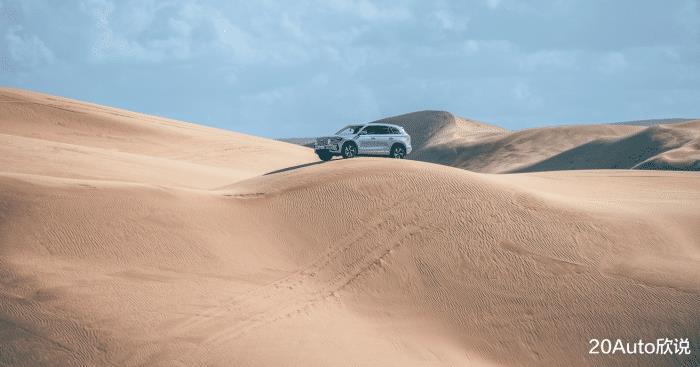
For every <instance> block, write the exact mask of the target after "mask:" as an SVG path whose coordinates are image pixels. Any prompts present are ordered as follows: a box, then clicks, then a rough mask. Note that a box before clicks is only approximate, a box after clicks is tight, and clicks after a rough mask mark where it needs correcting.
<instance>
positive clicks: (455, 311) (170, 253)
mask: <svg viewBox="0 0 700 367" xmlns="http://www.w3.org/2000/svg"><path fill="white" fill-rule="evenodd" d="M0 97H1V98H0V101H1V102H0V138H2V139H3V144H2V145H0V149H2V151H1V153H2V154H1V155H0V365H3V366H42V365H45V366H105V365H113V366H281V365H283V366H561V365H564V366H588V365H642V366H676V365H697V364H698V362H700V360H698V357H697V356H698V355H697V353H695V352H696V351H695V350H694V353H695V354H693V355H691V356H669V355H652V356H649V355H620V354H618V355H615V356H604V355H590V354H588V350H589V348H590V344H589V339H591V338H623V339H625V340H628V341H630V342H636V341H637V340H638V339H640V338H641V339H643V340H647V341H655V340H656V339H657V338H664V337H669V338H679V337H687V338H689V339H690V342H691V345H694V346H697V345H698V343H700V336H699V335H698V333H697V330H698V326H699V325H700V317H699V316H698V312H697V310H698V309H700V243H699V242H698V238H700V226H698V225H697V223H700V210H699V209H700V176H698V174H697V173H695V172H664V171H656V172H649V171H630V170H624V171H623V170H605V171H603V170H598V171H596V170H584V171H560V172H538V173H524V174H506V175H492V174H483V173H474V172H469V171H467V170H463V169H455V168H452V167H447V166H443V165H436V164H431V163H425V162H419V161H409V160H393V159H382V158H356V159H350V160H332V161H330V162H323V163H322V162H319V161H318V160H317V159H316V157H315V156H314V155H313V152H312V151H311V150H309V149H306V148H302V147H299V146H295V145H291V144H286V143H281V142H277V141H272V140H268V139H261V138H256V137H251V136H247V135H242V134H236V133H230V132H225V131H221V130H217V129H211V128H205V127H200V126H197V125H193V124H187V123H181V122H177V121H172V120H166V119H161V118H156V117H152V116H147V115H142V114H135V113H131V112H128V111H123V110H117V109H112V108H107V107H102V106H97V105H92V104H86V103H82V102H77V101H72V100H67V99H62V98H56V97H49V96H45V95H41V94H36V93H30V92H24V91H16V90H6V89H5V90H0ZM426 113H428V114H433V113H432V112H426ZM439 116H440V119H441V120H440V121H441V122H440V121H438V122H439V126H438V127H431V128H430V129H429V130H425V131H424V132H422V130H421V123H422V121H424V120H423V119H422V118H421V116H420V114H418V115H413V116H412V117H416V119H415V120H413V121H415V123H414V124H406V126H407V128H408V129H412V131H414V132H416V136H417V137H419V136H422V137H424V138H425V139H426V141H424V142H419V143H418V144H420V145H419V149H421V150H424V153H423V154H429V153H430V152H431V149H434V148H436V147H441V146H449V145H453V146H456V145H458V144H459V143H458V142H460V141H461V142H465V141H468V140H470V139H472V141H478V140H480V139H481V138H482V137H485V138H486V139H489V140H491V141H494V142H497V141H502V142H508V143H507V144H511V145H512V147H513V148H512V149H513V151H514V152H515V153H514V154H516V155H515V156H514V158H513V159H514V160H515V161H518V160H521V158H517V154H522V155H524V154H525V151H526V150H532V151H534V152H536V153H537V154H542V156H547V154H544V153H541V152H542V151H543V150H542V149H543V148H541V147H539V146H538V144H535V143H532V141H533V139H542V140H541V142H542V144H544V143H548V144H550V147H551V146H552V144H553V143H554V142H552V141H547V139H546V138H545V137H548V138H549V139H554V138H561V139H564V140H566V139H569V140H570V141H575V142H578V143H577V144H576V145H577V146H581V145H585V144H586V143H585V140H586V139H589V138H588V137H586V136H599V135H600V134H601V133H602V134H607V135H606V136H609V137H610V138H609V139H611V140H610V144H611V146H614V145H617V144H619V145H622V148H620V149H623V148H624V144H626V143H625V142H617V140H615V139H619V138H620V137H623V136H627V137H628V138H631V139H640V140H641V141H647V140H649V141H656V140H655V139H656V138H654V137H659V136H661V137H663V139H661V140H662V141H663V142H664V143H663V144H666V145H664V146H670V145H675V144H681V141H682V140H684V139H685V137H682V138H678V136H679V134H680V133H679V132H678V131H676V130H673V131H667V130H665V129H668V128H667V127H661V129H662V130H661V131H653V130H651V131H647V130H642V129H635V128H634V127H625V126H602V127H589V129H590V130H586V129H579V128H573V127H572V128H561V129H551V130H545V132H546V133H542V132H537V131H530V132H529V133H528V132H515V133H510V132H506V131H503V130H502V129H499V128H495V127H491V126H489V125H485V124H481V123H477V122H470V121H465V120H461V119H458V118H454V119H453V117H450V115H449V114H439ZM404 118H405V121H409V119H408V118H406V117H404ZM674 128H675V127H674ZM677 128H680V129H689V130H692V131H694V129H695V128H696V126H694V125H693V124H688V125H683V126H677ZM625 129H632V130H625ZM645 131H647V134H651V135H648V136H647V135H644V134H645V133H644V132H645ZM421 134H423V135H421ZM523 134H525V136H523ZM527 134H533V136H527ZM586 134H588V135H586ZM640 134H641V135H640ZM637 135H639V136H640V137H636V136H637ZM582 136H583V137H582ZM683 136H685V135H683ZM632 137H634V138H632ZM508 139H510V140H508ZM591 139H595V138H591ZM674 139H675V140H674ZM679 139H680V140H679ZM676 140H678V141H676ZM494 144H495V143H494ZM561 144H562V147H557V148H549V149H551V150H552V153H548V154H549V156H555V155H556V153H553V152H554V151H557V150H565V149H567V148H566V146H568V145H569V144H573V143H561ZM655 144H657V143H655ZM658 144H661V143H658ZM689 144H690V145H689ZM697 145H698V144H697V140H696V141H695V142H689V143H684V144H682V145H681V147H680V148H676V149H671V150H666V151H664V152H663V153H658V154H655V155H653V156H651V157H652V158H654V157H656V158H658V159H661V158H663V159H664V160H663V161H661V160H659V161H654V162H656V163H654V164H659V165H660V164H665V163H664V162H674V161H676V160H677V159H678V156H680V157H682V158H681V159H686V158H685V157H687V155H688V154H689V153H688V152H685V151H679V150H683V149H686V150H691V149H697ZM554 146H557V145H556V144H554ZM501 149H506V148H498V149H496V148H494V151H495V152H496V153H493V154H500V155H501V156H502V157H503V159H506V162H504V163H503V164H501V165H499V163H498V162H496V161H495V160H494V161H491V162H490V163H488V164H487V167H491V168H490V169H493V170H506V169H508V168H509V167H516V166H517V165H516V164H511V163H509V162H508V161H507V159H508V158H509V157H511V156H509V155H508V154H507V150H501ZM609 149H617V148H609ZM656 158H655V159H656ZM523 159H524V158H523ZM630 160H633V159H630ZM540 161H541V160H539V161H537V160H535V162H533V163H530V164H535V163H537V162H540ZM645 161H646V162H651V161H650V160H649V159H646V160H645ZM528 162H531V161H529V160H528V161H527V162H526V163H528ZM555 163H556V162H555ZM650 164H651V163H650Z"/></svg>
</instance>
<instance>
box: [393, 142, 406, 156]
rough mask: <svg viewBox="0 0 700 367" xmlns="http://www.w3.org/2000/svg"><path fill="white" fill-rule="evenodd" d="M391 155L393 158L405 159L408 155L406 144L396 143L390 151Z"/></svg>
mask: <svg viewBox="0 0 700 367" xmlns="http://www.w3.org/2000/svg"><path fill="white" fill-rule="evenodd" d="M389 155H390V156H391V157H392V158H396V159H403V158H404V157H405V156H406V148H404V146H403V145H401V144H396V145H394V146H393V147H391V152H389Z"/></svg>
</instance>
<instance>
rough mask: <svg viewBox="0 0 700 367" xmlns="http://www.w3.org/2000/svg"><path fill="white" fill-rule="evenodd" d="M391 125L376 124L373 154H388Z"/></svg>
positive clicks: (391, 138)
mask: <svg viewBox="0 0 700 367" xmlns="http://www.w3.org/2000/svg"><path fill="white" fill-rule="evenodd" d="M391 140H393V137H392V136H391V127H390V126H385V125H379V126H377V134H376V135H375V139H374V143H375V147H376V148H375V154H382V155H385V154H389V149H391Z"/></svg>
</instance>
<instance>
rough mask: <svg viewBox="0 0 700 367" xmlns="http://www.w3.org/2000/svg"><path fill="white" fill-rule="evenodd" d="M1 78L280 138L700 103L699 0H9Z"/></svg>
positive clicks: (533, 122)
mask: <svg viewBox="0 0 700 367" xmlns="http://www.w3.org/2000/svg"><path fill="white" fill-rule="evenodd" d="M0 84H2V85H4V86H13V87H19V88H27V89H33V90H38V91H42V92H46V93H51V94H57V95H62V96H66V97H71V98H76V99H81V100H87V101H91V102H96V103H101V104H105V105H111V106H116V107H121V108H126V109H130V110H135V111H140V112H145V113H151V114H156V115H161V116H167V117H172V118H176V119H181V120H187V121H192V122H196V123H202V124H206V125H211V126H216V127H222V128H227V129H231V130H236V131H241V132H246V133H251V134H256V135H262V136H268V137H289V136H313V135H320V134H324V133H327V132H329V131H335V130H336V129H337V127H338V126H339V125H342V124H345V123H350V122H357V121H370V120H374V119H377V118H380V117H383V116H388V115H395V114H400V113H405V112H411V111H416V110H424V109H438V110H447V111H451V112H453V113H456V114H458V115H461V116H464V117H468V118H474V119H478V120H482V121H485V122H490V123H494V124H497V125H500V126H503V127H506V128H509V129H522V128H527V127H533V126H543V125H553V124H563V123H584V122H605V121H620V120H634V119H648V118H664V117H700V1H699V0H677V1H661V0H658V1H645V0H637V1H611V0H558V1H517V2H516V1H510V0H483V1H478V0H475V1H370V0H359V1H351V0H323V1H320V0H319V1H315V0H298V1H268V0H259V1H258V0H256V1H196V0H182V1H155V0H153V1H151V0H138V1H131V0H84V1H72V0H66V1H50V0H45V1H35V0H0Z"/></svg>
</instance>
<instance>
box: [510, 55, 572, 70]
mask: <svg viewBox="0 0 700 367" xmlns="http://www.w3.org/2000/svg"><path fill="white" fill-rule="evenodd" d="M580 56H581V53H580V52H578V51H574V50H540V51H535V52H532V53H529V54H525V55H523V56H522V57H520V58H518V63H519V66H520V68H521V69H523V70H525V71H534V70H538V69H539V70H550V71H551V70H553V69H560V70H571V69H577V68H578V58H579V57H580Z"/></svg>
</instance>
